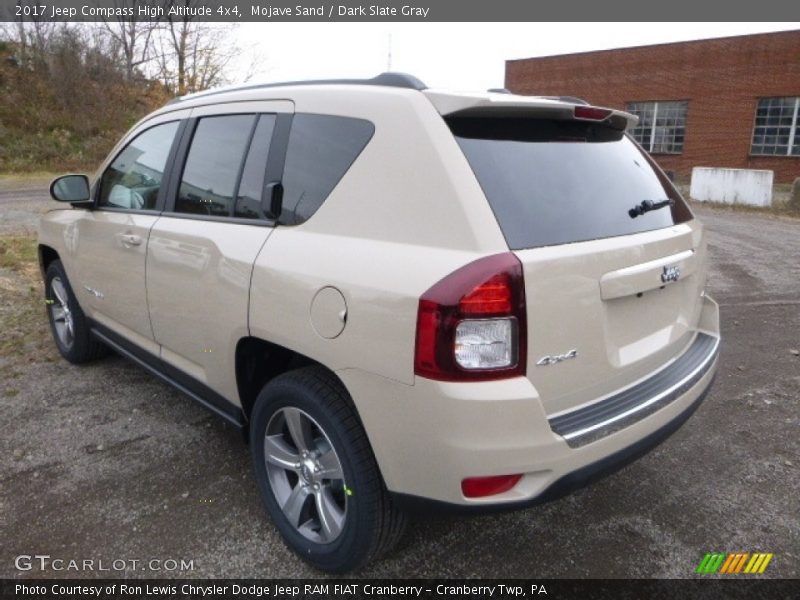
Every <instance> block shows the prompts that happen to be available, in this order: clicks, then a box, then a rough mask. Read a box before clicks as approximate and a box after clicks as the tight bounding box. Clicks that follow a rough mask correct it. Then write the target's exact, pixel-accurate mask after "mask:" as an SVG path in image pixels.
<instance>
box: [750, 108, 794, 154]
mask: <svg viewBox="0 0 800 600" xmlns="http://www.w3.org/2000/svg"><path fill="white" fill-rule="evenodd" d="M799 106H800V98H761V99H760V100H759V101H758V108H756V125H755V127H754V128H753V145H752V148H751V149H750V153H751V154H760V155H762V156H775V155H778V156H800V135H797V128H798V119H797V111H798V107H799Z"/></svg>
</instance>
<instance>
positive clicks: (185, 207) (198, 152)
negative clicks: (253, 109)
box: [175, 115, 256, 217]
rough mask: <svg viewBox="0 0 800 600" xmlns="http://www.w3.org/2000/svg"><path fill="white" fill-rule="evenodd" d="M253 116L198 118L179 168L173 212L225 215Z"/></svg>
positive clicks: (229, 206)
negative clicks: (181, 168) (182, 162)
mask: <svg viewBox="0 0 800 600" xmlns="http://www.w3.org/2000/svg"><path fill="white" fill-rule="evenodd" d="M255 118H256V117H255V115H226V116H221V117H205V118H202V119H200V121H199V122H198V124H197V128H196V129H195V132H194V137H193V138H192V145H191V147H190V149H189V155H188V156H187V157H186V165H185V166H184V168H183V177H182V178H181V185H180V189H179V190H178V198H177V199H176V201H175V212H179V213H189V214H195V215H212V216H223V217H228V216H230V215H231V214H232V209H233V194H234V192H235V190H234V188H235V186H236V180H237V179H238V177H239V169H240V167H241V164H242V160H243V159H244V154H245V151H246V150H247V143H248V141H249V139H250V133H251V132H252V129H253V125H254V123H255Z"/></svg>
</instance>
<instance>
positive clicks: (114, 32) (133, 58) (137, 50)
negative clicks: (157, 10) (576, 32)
mask: <svg viewBox="0 0 800 600" xmlns="http://www.w3.org/2000/svg"><path fill="white" fill-rule="evenodd" d="M140 5H148V6H150V5H151V4H150V3H149V2H145V1H143V0H115V2H114V6H115V7H116V8H131V9H133V14H138V8H139V6H140ZM120 12H121V11H120ZM103 27H104V28H105V30H106V32H107V33H108V35H109V36H110V37H111V39H112V40H113V42H114V44H115V46H116V48H117V49H118V50H119V52H120V53H121V54H122V63H123V73H124V74H125V80H126V81H129V82H130V81H133V79H134V76H135V75H136V72H137V70H138V69H141V68H142V67H143V66H145V65H146V64H147V63H149V62H150V61H151V60H153V34H154V32H155V31H156V29H157V27H158V22H153V21H140V20H138V19H130V18H126V17H110V18H108V19H105V20H104V21H103Z"/></svg>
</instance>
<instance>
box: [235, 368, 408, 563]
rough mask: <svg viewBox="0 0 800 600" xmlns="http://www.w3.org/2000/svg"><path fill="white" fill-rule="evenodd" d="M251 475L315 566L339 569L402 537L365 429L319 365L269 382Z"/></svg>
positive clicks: (258, 414) (292, 542)
mask: <svg viewBox="0 0 800 600" xmlns="http://www.w3.org/2000/svg"><path fill="white" fill-rule="evenodd" d="M250 442H251V444H250V448H251V451H252V457H253V465H254V468H255V475H256V481H257V483H258V487H259V491H260V492H261V496H262V499H263V501H264V505H265V507H266V509H267V512H269V514H270V516H271V517H272V519H273V521H274V522H275V525H276V526H277V528H278V530H279V531H280V533H281V535H282V536H283V538H284V540H285V541H286V543H287V544H288V545H289V547H290V548H291V549H292V550H294V551H295V552H296V553H297V554H299V555H300V556H301V557H302V558H303V559H305V560H306V561H308V562H309V563H311V564H312V565H313V566H315V567H316V568H318V569H322V570H324V571H329V572H332V573H343V572H346V571H350V570H352V569H355V568H358V567H360V566H362V565H364V564H366V563H367V562H368V561H369V560H371V559H373V558H376V557H377V556H380V555H381V554H383V553H385V552H387V551H388V550H389V549H391V548H392V547H393V546H394V545H395V544H396V543H397V541H398V540H399V539H400V536H401V535H402V532H403V530H404V526H405V518H404V516H403V515H402V513H400V512H399V511H398V510H397V508H396V507H395V506H394V505H393V504H392V501H391V497H390V496H389V493H388V491H387V490H386V487H385V485H384V483H383V479H382V478H381V475H380V472H379V470H378V465H377V463H376V462H375V457H374V456H373V454H372V449H371V448H370V445H369V442H368V440H367V436H366V434H365V432H364V430H363V427H362V426H361V423H360V422H359V420H358V418H357V416H356V413H355V409H354V408H353V407H352V404H351V403H350V399H349V397H348V395H347V392H346V391H345V390H344V389H343V387H342V385H341V383H340V382H339V381H338V380H337V379H336V378H335V376H333V375H332V374H331V373H329V372H328V371H326V370H324V369H322V368H321V367H308V368H303V369H298V370H296V371H291V372H289V373H286V374H284V375H281V376H279V377H276V378H275V379H274V380H273V381H271V382H270V383H269V384H267V385H266V386H265V387H264V389H263V390H262V391H261V393H260V394H259V396H258V399H257V400H256V405H255V407H254V409H253V413H252V419H251V429H250Z"/></svg>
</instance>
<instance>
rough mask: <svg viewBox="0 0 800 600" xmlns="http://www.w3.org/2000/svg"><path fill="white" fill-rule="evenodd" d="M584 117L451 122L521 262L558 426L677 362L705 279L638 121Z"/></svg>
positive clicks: (532, 345) (696, 243)
mask: <svg viewBox="0 0 800 600" xmlns="http://www.w3.org/2000/svg"><path fill="white" fill-rule="evenodd" d="M583 108H585V107H567V110H564V108H563V106H562V108H561V109H560V112H558V113H550V114H548V113H547V112H544V113H543V112H542V111H541V110H539V111H538V112H535V113H533V114H525V112H524V111H516V112H511V113H509V112H508V111H491V110H485V109H482V110H480V111H474V110H473V111H470V110H467V111H461V112H457V113H455V114H452V115H449V116H447V117H446V121H447V123H448V125H449V126H450V129H451V131H452V132H453V134H454V135H455V137H456V141H457V142H458V144H459V146H460V147H461V149H462V151H463V152H464V154H465V156H466V158H467V160H468V161H469V163H470V166H471V167H472V170H473V171H474V173H475V175H476V177H477V179H478V182H479V183H480V185H481V187H482V189H483V191H484V193H485V195H486V197H487V200H488V201H489V203H490V205H491V207H492V210H493V211H494V214H495V217H496V218H497V221H498V223H499V225H500V227H501V229H502V231H503V234H504V235H505V238H506V241H507V242H508V245H509V248H510V249H511V250H512V251H513V252H514V253H515V254H516V256H517V257H518V258H519V259H520V261H521V262H522V264H523V269H524V274H525V285H526V297H527V311H528V315H527V316H528V356H527V361H528V364H527V375H528V377H529V378H530V379H531V381H532V382H533V384H534V385H535V387H536V388H537V390H538V392H539V394H540V397H541V398H542V401H543V403H544V406H545V410H546V412H547V413H548V415H550V416H552V415H557V414H560V413H562V412H566V411H570V410H573V409H574V408H575V407H577V406H580V405H583V404H586V403H589V402H592V401H594V400H596V399H598V398H601V397H603V396H605V395H608V394H610V393H612V392H614V391H616V390H619V389H621V388H623V387H626V386H629V385H632V384H634V383H636V382H637V381H639V380H641V379H642V378H644V377H646V376H647V375H648V374H651V373H652V372H653V371H654V370H656V369H658V368H659V367H661V366H663V365H664V364H666V363H667V362H669V361H670V360H671V359H673V358H675V357H676V356H677V355H678V354H680V353H681V352H682V351H683V350H684V349H685V348H686V347H687V345H688V344H689V342H690V341H691V338H692V336H693V333H694V331H695V328H696V324H697V322H698V319H699V315H700V309H701V292H702V289H703V287H704V280H705V271H704V269H703V265H704V261H703V254H704V252H705V249H704V246H703V241H702V229H701V227H700V225H699V224H698V223H697V222H696V221H694V220H693V217H692V214H691V212H690V211H689V209H688V208H687V206H686V204H685V203H684V201H683V200H682V198H681V197H680V194H679V193H678V192H677V190H676V189H675V188H674V186H673V185H672V184H671V183H670V182H669V180H668V179H667V178H666V177H665V176H664V174H663V172H661V170H660V169H658V168H657V167H656V166H655V164H654V163H653V161H652V159H651V158H650V157H649V156H648V155H647V154H646V153H645V152H644V151H643V150H641V148H640V147H639V146H638V145H637V144H636V143H635V142H634V141H633V140H632V139H630V138H629V137H628V136H627V135H625V134H624V132H623V130H624V128H625V126H626V125H627V123H628V122H629V121H628V120H626V119H624V118H623V119H620V118H619V117H620V115H621V113H618V112H611V111H607V110H606V111H603V110H601V109H594V107H589V108H591V109H592V110H583ZM575 112H579V113H581V114H584V115H587V117H588V116H591V118H586V119H583V118H575ZM643 203H644V204H643Z"/></svg>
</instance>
